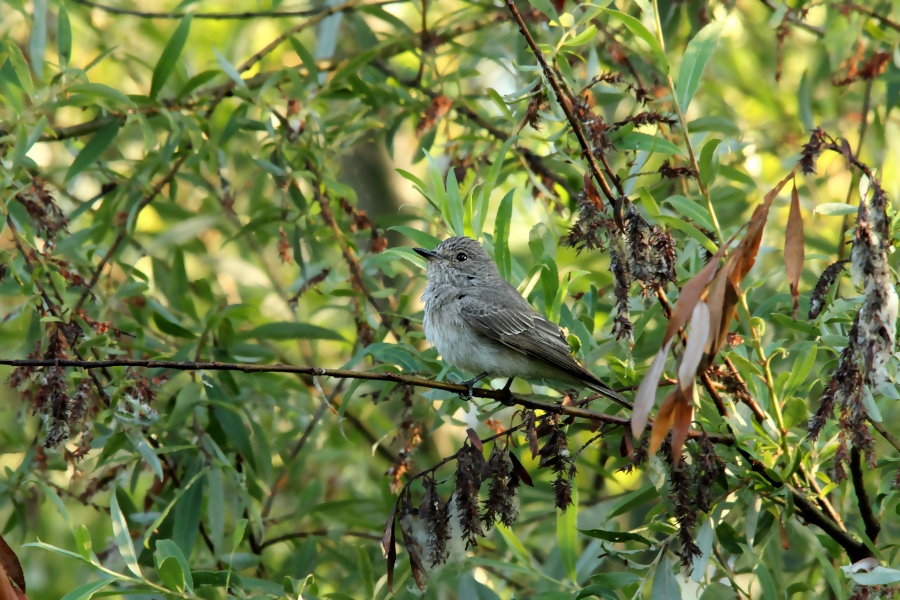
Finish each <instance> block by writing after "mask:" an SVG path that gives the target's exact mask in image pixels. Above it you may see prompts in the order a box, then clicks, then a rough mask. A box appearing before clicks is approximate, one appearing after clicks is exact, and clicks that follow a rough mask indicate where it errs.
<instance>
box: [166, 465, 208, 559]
mask: <svg viewBox="0 0 900 600" xmlns="http://www.w3.org/2000/svg"><path fill="white" fill-rule="evenodd" d="M205 474H206V471H205V469H204V470H203V471H200V473H198V474H197V475H195V476H194V477H195V478H196V479H197V483H196V484H195V485H192V486H191V487H190V488H189V489H187V490H185V492H184V493H183V494H182V495H181V499H180V500H179V501H178V503H177V504H176V505H175V510H174V514H173V517H174V523H173V524H172V541H173V542H175V543H176V544H177V545H178V547H179V548H180V549H181V551H182V553H183V554H184V556H188V557H189V556H190V555H191V552H192V551H193V550H194V541H195V540H196V539H197V533H198V532H199V530H200V509H201V508H202V506H203V484H204V483H206V478H205V477H201V476H202V475H205Z"/></svg>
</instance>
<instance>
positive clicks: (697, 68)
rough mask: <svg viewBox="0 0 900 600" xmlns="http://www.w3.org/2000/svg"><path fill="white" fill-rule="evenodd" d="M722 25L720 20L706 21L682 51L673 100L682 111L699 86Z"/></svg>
mask: <svg viewBox="0 0 900 600" xmlns="http://www.w3.org/2000/svg"><path fill="white" fill-rule="evenodd" d="M722 26H723V23H722V22H721V21H713V22H712V23H707V25H706V26H705V27H704V28H703V29H701V30H700V31H699V32H697V35H695V36H694V39H692V40H691V41H690V42H689V43H688V45H687V49H686V50H685V51H684V58H683V59H682V61H681V67H680V68H679V69H678V80H677V81H676V82H675V101H676V102H677V103H678V106H679V108H681V112H682V113H686V112H687V110H688V106H690V104H691V99H693V97H694V94H695V93H696V92H697V88H698V87H700V79H701V78H702V77H703V70H704V69H705V68H706V63H707V62H709V59H710V58H711V57H712V54H713V52H714V51H715V49H716V45H717V44H718V43H719V35H721V33H722Z"/></svg>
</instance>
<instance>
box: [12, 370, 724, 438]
mask: <svg viewBox="0 0 900 600" xmlns="http://www.w3.org/2000/svg"><path fill="white" fill-rule="evenodd" d="M0 365H7V366H11V367H73V368H78V369H100V368H104V367H105V368H111V367H139V368H144V369H164V370H172V371H239V372H242V373H295V374H300V375H309V376H311V377H312V376H318V377H332V378H334V379H363V380H367V381H391V382H394V383H400V384H403V385H412V386H415V387H422V388H429V389H433V390H441V391H445V392H451V393H454V394H464V393H467V392H468V388H466V386H464V385H459V384H456V383H449V382H446V381H433V380H431V379H422V378H420V377H412V376H410V375H402V374H400V373H370V372H367V371H349V370H344V369H324V368H321V367H296V366H293V365H282V364H275V365H259V364H248V363H223V362H191V361H173V360H143V359H132V358H113V359H107V360H69V359H61V358H60V359H47V358H22V359H9V358H5V359H0ZM472 395H473V396H476V397H478V398H488V399H490V400H497V401H505V400H508V399H509V398H510V396H509V393H508V392H506V391H504V390H490V389H484V388H475V389H474V390H472ZM512 402H514V403H515V404H518V405H519V406H524V407H526V408H531V409H534V410H542V411H545V412H548V413H553V414H558V415H571V416H573V417H580V418H582V419H589V420H591V421H597V422H600V423H607V424H609V425H615V426H618V427H625V426H626V425H629V424H630V422H631V421H630V419H628V418H626V417H620V416H616V415H609V414H606V413H601V412H597V411H593V410H587V409H584V408H579V407H577V406H564V405H562V404H555V403H552V402H544V401H541V400H533V399H531V398H521V397H518V396H513V397H512ZM702 435H706V436H707V437H708V438H709V439H710V440H711V441H712V442H714V443H719V444H729V445H730V444H733V443H734V439H735V438H734V436H733V435H731V434H723V433H704V432H702V431H694V430H692V431H690V432H688V437H690V438H697V437H700V436H702Z"/></svg>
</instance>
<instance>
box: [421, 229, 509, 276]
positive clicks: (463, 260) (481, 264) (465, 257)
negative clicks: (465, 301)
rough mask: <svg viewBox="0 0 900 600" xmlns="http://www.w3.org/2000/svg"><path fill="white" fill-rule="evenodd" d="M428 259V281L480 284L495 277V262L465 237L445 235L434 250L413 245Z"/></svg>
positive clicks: (497, 272)
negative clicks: (444, 238)
mask: <svg viewBox="0 0 900 600" xmlns="http://www.w3.org/2000/svg"><path fill="white" fill-rule="evenodd" d="M414 250H415V251H416V253H417V254H419V256H422V257H423V258H424V259H425V260H427V261H428V281H430V282H432V283H448V284H450V285H453V286H456V287H469V286H474V285H480V284H482V283H484V282H485V281H489V280H491V279H493V278H495V277H499V276H500V273H499V271H497V265H495V264H494V261H493V260H491V257H490V256H488V253H487V252H485V251H484V248H482V247H481V244H479V243H478V242H476V241H475V240H473V239H472V238H468V237H465V236H456V237H451V238H447V239H446V240H444V241H443V242H441V243H440V244H438V245H437V246H436V247H435V249H434V250H426V249H425V248H414Z"/></svg>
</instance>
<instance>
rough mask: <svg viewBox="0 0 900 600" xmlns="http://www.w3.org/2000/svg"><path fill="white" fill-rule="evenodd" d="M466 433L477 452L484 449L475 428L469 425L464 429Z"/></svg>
mask: <svg viewBox="0 0 900 600" xmlns="http://www.w3.org/2000/svg"><path fill="white" fill-rule="evenodd" d="M466 435H467V436H469V441H470V442H472V445H473V446H475V447H476V448H477V449H478V451H479V452H483V451H484V444H482V443H481V438H480V437H478V434H477V433H475V430H474V429H472V428H471V427H469V428H468V429H466Z"/></svg>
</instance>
